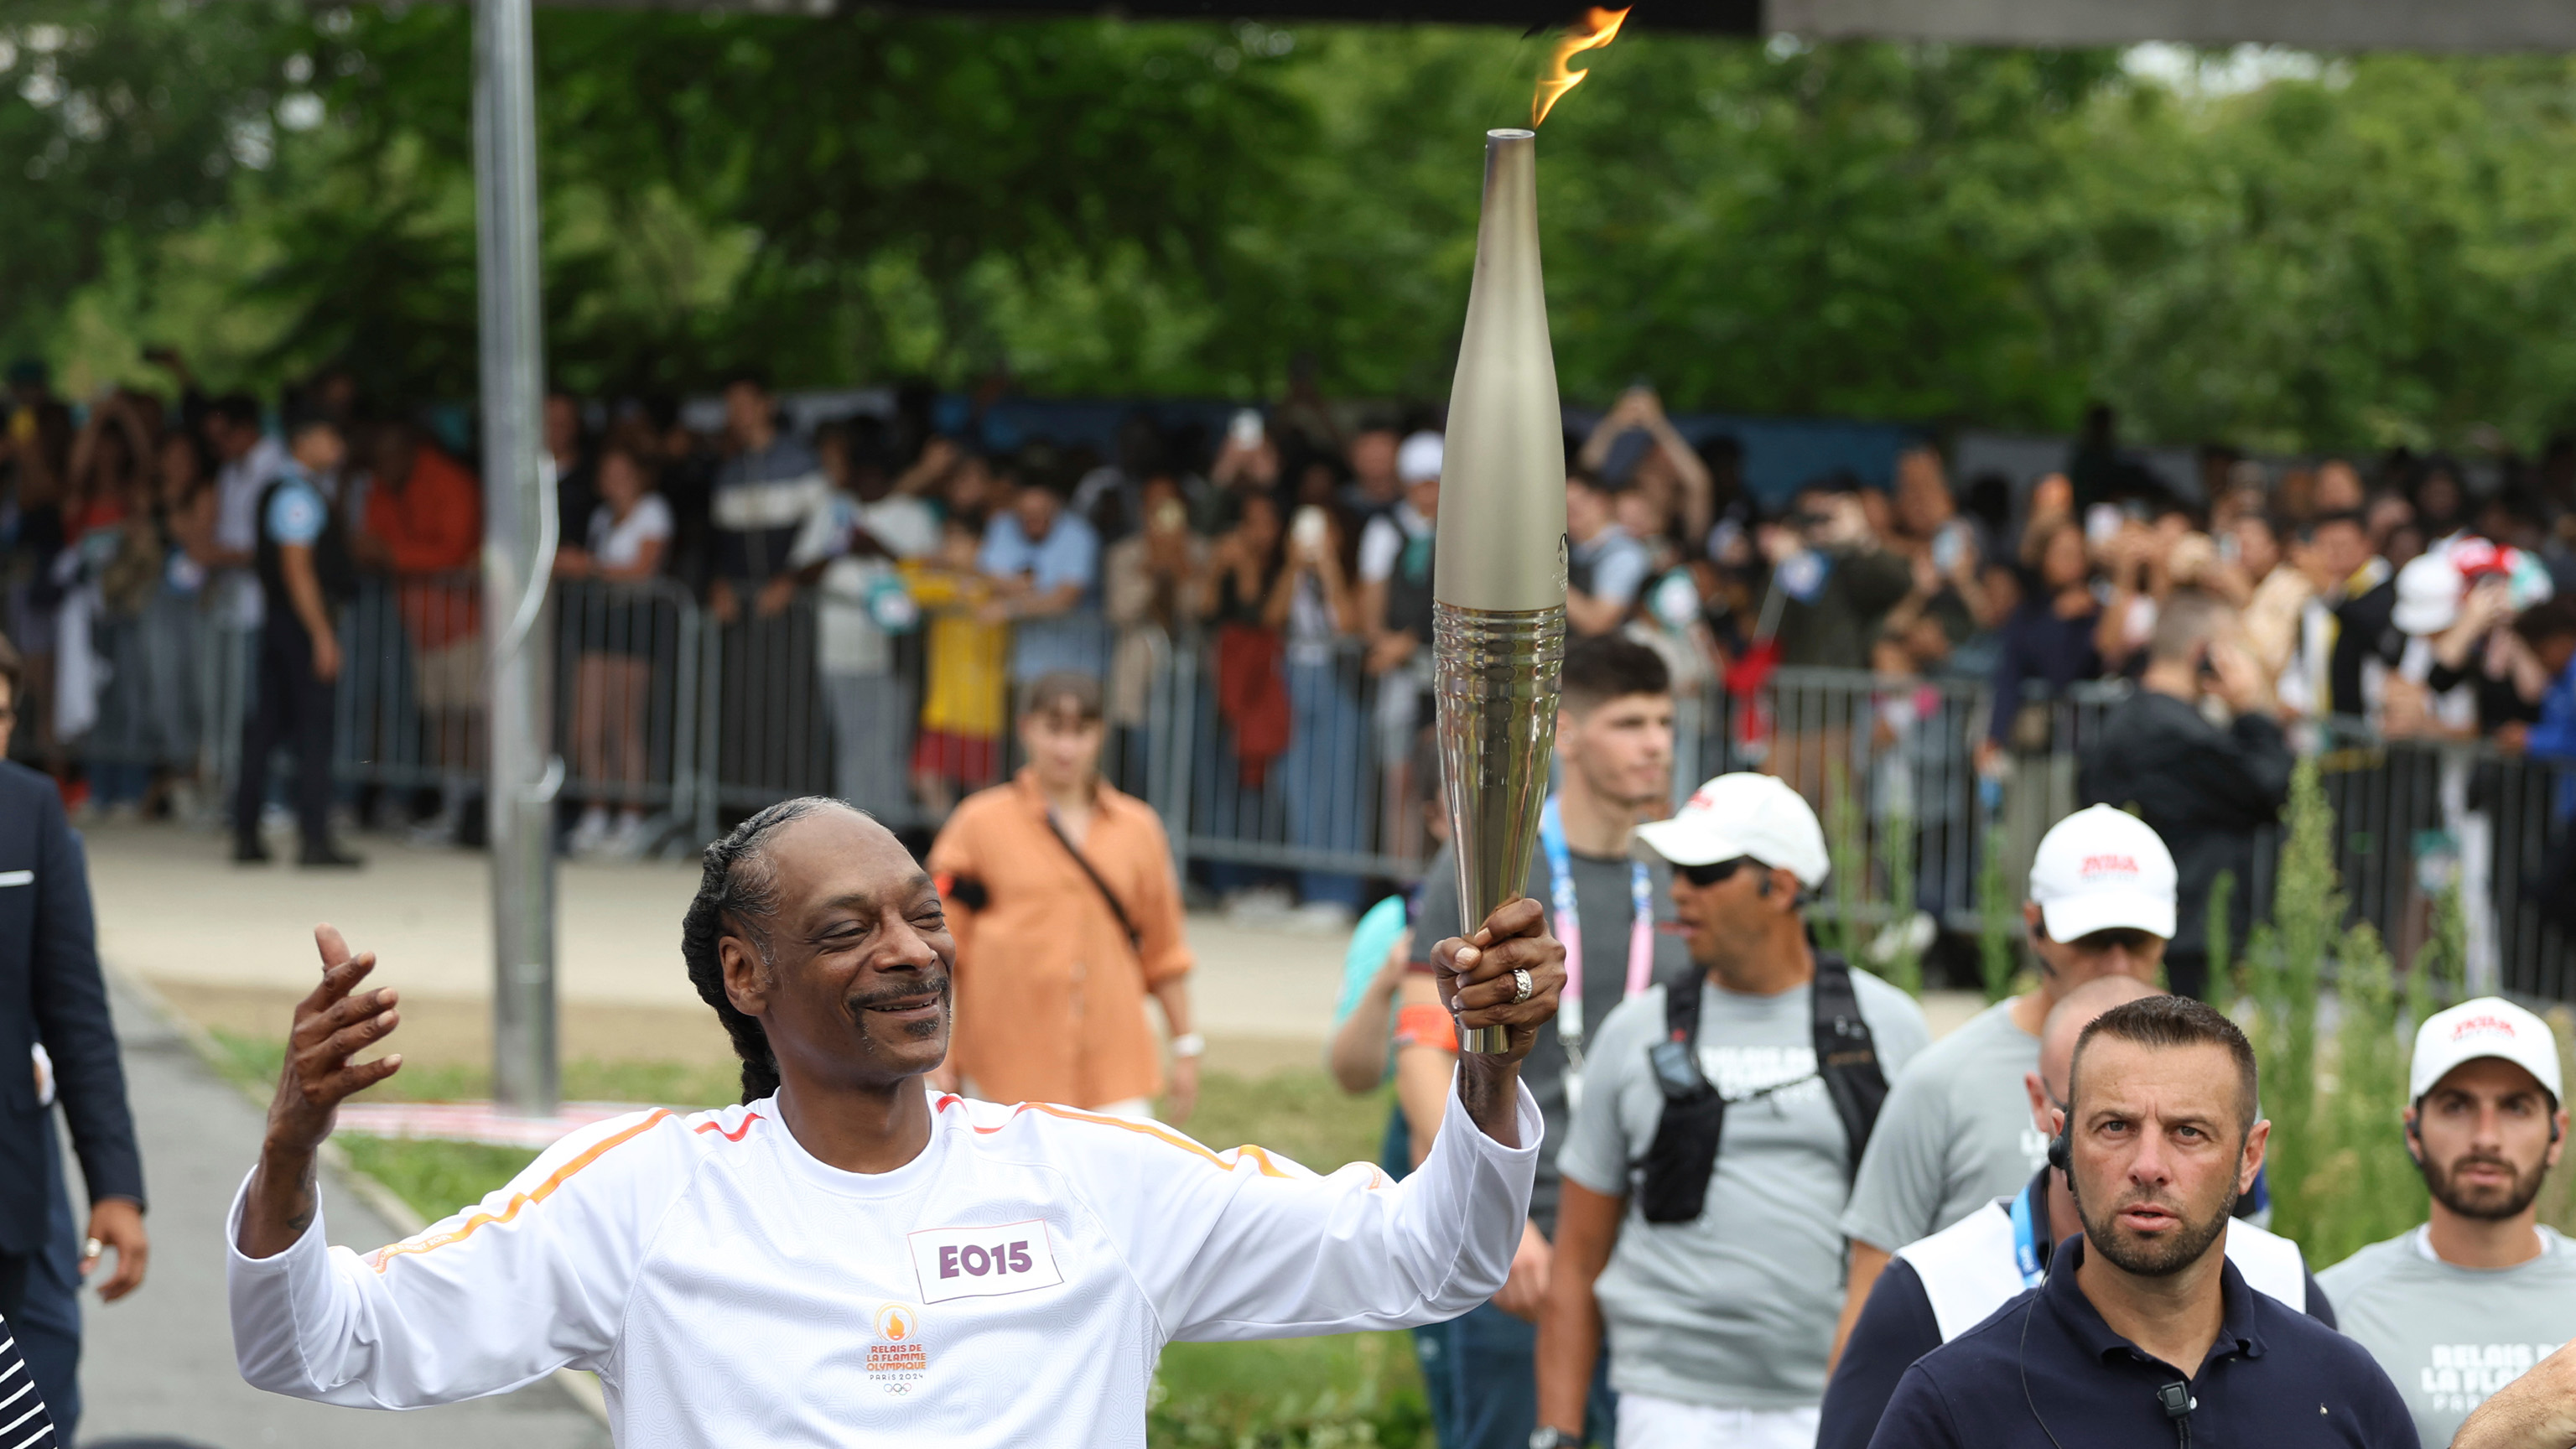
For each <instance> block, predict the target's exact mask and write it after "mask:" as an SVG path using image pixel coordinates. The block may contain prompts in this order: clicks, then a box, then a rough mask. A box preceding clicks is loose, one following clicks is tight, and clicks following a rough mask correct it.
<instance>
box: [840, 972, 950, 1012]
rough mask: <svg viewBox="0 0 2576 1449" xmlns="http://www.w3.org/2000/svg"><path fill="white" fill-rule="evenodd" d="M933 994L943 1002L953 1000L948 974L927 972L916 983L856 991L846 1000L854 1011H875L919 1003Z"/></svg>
mask: <svg viewBox="0 0 2576 1449" xmlns="http://www.w3.org/2000/svg"><path fill="white" fill-rule="evenodd" d="M933 993H936V994H937V995H938V997H939V999H940V1000H941V1001H942V1002H946V1001H948V1000H950V999H951V991H950V977H949V973H948V972H946V971H939V972H936V973H928V972H925V973H924V974H923V975H922V976H921V977H920V979H918V980H915V981H910V982H902V981H897V982H890V983H888V984H886V985H883V986H879V987H877V988H875V989H874V990H871V991H855V992H852V993H851V994H850V995H849V996H848V997H847V998H846V1000H847V1002H848V1004H849V1006H850V1009H851V1010H853V1011H874V1010H876V1009H878V1008H880V1007H886V1006H892V1005H893V1004H895V1003H896V1002H899V1001H917V1000H919V999H920V998H921V997H923V996H925V995H930V994H933Z"/></svg>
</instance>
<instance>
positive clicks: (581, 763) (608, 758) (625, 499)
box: [555, 440, 696, 857]
mask: <svg viewBox="0 0 2576 1449" xmlns="http://www.w3.org/2000/svg"><path fill="white" fill-rule="evenodd" d="M652 478H653V474H652V469H651V467H650V465H649V464H648V463H647V462H646V460H645V459H644V457H643V455H642V454H641V453H640V452H639V451H638V450H637V449H636V447H635V445H634V444H632V443H628V442H621V441H614V440H612V441H611V442H610V443H609V444H608V446H607V447H606V448H605V449H603V450H602V451H601V452H600V454H599V461H598V468H597V469H596V471H595V472H594V473H593V474H592V475H591V479H590V483H589V485H588V486H590V487H591V488H592V489H594V490H595V491H596V493H597V496H598V499H599V501H598V503H597V504H596V505H594V506H593V508H592V510H591V514H590V518H589V520H588V521H587V523H586V525H585V527H584V528H583V531H582V547H581V548H580V549H578V550H571V549H567V550H563V551H561V552H558V553H557V554H556V555H555V577H556V578H558V579H562V580H566V581H568V582H572V583H575V584H576V585H577V584H579V583H580V582H581V581H585V580H587V581H591V582H594V583H595V584H597V585H598V586H599V587H598V588H596V589H594V590H590V591H584V590H581V589H579V588H578V587H576V588H574V589H571V590H567V591H565V593H564V594H563V595H562V596H561V597H559V599H558V603H557V607H559V608H565V607H568V608H571V609H574V610H576V611H578V612H577V619H576V624H577V633H576V635H575V637H576V638H578V639H579V640H580V644H581V656H580V659H579V661H578V662H577V663H576V664H575V665H574V672H573V688H572V750H573V769H574V770H575V771H576V772H577V773H578V774H579V776H580V777H581V778H582V779H584V780H587V781H590V782H593V784H594V785H595V786H596V787H597V788H599V789H600V790H602V791H603V792H604V796H605V798H600V797H594V798H593V799H592V800H591V802H590V804H589V805H587V806H586V807H584V808H583V810H582V813H581V819H580V820H579V821H577V822H576V823H575V824H574V826H573V831H572V836H571V838H570V839H569V840H567V841H566V842H565V845H564V848H565V850H566V851H567V852H569V853H571V854H573V855H590V854H594V853H596V854H604V855H609V856H616V857H625V856H631V855H634V854H637V853H639V852H640V851H642V850H643V848H644V846H645V844H646V842H645V839H644V830H645V826H644V784H645V781H646V780H647V779H648V778H649V777H650V775H651V772H652V763H653V762H652V749H653V739H652V730H651V726H650V725H649V723H648V722H647V721H648V716H649V712H650V710H651V706H652V701H653V667H654V664H655V662H656V660H657V659H658V658H659V657H660V654H661V652H662V648H663V645H664V643H665V641H666V639H673V638H674V635H666V634H665V633H664V632H663V630H662V629H661V628H660V627H658V624H659V621H660V619H661V618H662V613H663V611H662V608H661V606H660V605H658V604H657V603H656V602H655V601H654V600H653V598H652V597H651V596H650V595H649V594H645V593H643V592H641V591H630V590H623V589H620V588H619V587H618V586H619V585H632V584H641V583H643V582H645V581H647V580H650V579H654V578H658V577H660V576H661V571H662V564H663V560H664V555H665V554H667V553H668V552H669V550H670V546H671V505H670V504H668V503H666V502H664V501H663V499H662V495H661V494H659V493H656V492H654V491H653V482H652ZM674 632H676V631H674ZM695 703H696V702H695V701H692V700H682V701H678V702H677V707H679V708H683V709H686V708H694V707H695ZM612 807H613V808H614V809H615V810H616V812H617V813H616V815H615V818H614V819H612V818H611V817H610V814H609V812H610V810H611V808H612Z"/></svg>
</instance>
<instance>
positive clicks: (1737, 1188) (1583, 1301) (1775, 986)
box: [1530, 774, 1931, 1449]
mask: <svg viewBox="0 0 2576 1449" xmlns="http://www.w3.org/2000/svg"><path fill="white" fill-rule="evenodd" d="M1637 838H1638V841H1639V842H1640V844H1641V845H1642V846H1643V847H1644V848H1646V849H1649V850H1651V851H1653V852H1654V853H1655V854H1656V855H1658V856H1660V857H1662V858H1663V859H1664V860H1666V861H1669V862H1670V863H1671V865H1672V868H1673V880H1672V897H1673V907H1674V916H1675V918H1676V920H1677V922H1678V923H1679V925H1680V927H1681V929H1682V933H1683V938H1684V940H1685V941H1686V942H1687V943H1688V945H1689V947H1690V955H1691V963H1692V965H1693V967H1695V968H1696V970H1695V972H1694V974H1692V975H1689V976H1684V977H1682V978H1679V979H1676V980H1668V981H1665V982H1663V983H1661V984H1658V985H1656V986H1652V987H1649V988H1648V989H1647V990H1646V991H1645V993H1644V994H1642V995H1639V996H1635V997H1631V998H1629V999H1628V1000H1626V1001H1623V1002H1622V1003H1620V1005H1619V1006H1618V1007H1617V1008H1615V1009H1614V1010H1612V1011H1611V1013H1610V1015H1609V1017H1608V1019H1607V1020H1605V1021H1603V1022H1602V1023H1601V1026H1600V1028H1599V1031H1598V1034H1597V1035H1596V1036H1595V1038H1594V1040H1593V1044H1592V1048H1591V1051H1590V1053H1589V1056H1588V1059H1587V1062H1586V1065H1585V1070H1584V1092H1583V1100H1582V1103H1581V1105H1580V1106H1578V1107H1577V1108H1576V1110H1575V1114H1574V1127H1573V1130H1572V1131H1571V1132H1570V1133H1569V1134H1568V1135H1567V1138H1566V1142H1565V1145H1564V1147H1563V1148H1562V1149H1561V1150H1560V1151H1559V1153H1558V1156H1557V1163H1556V1165H1557V1171H1558V1173H1559V1175H1560V1177H1561V1178H1562V1187H1561V1195H1560V1197H1559V1200H1558V1207H1557V1240H1556V1256H1555V1261H1554V1264H1553V1271H1552V1272H1551V1274H1550V1277H1549V1282H1548V1295H1547V1306H1546V1309H1545V1311H1544V1312H1543V1313H1542V1314H1541V1316H1540V1319H1539V1339H1538V1376H1539V1382H1538V1418H1539V1427H1538V1430H1537V1431H1536V1432H1535V1433H1534V1434H1533V1435H1532V1436H1531V1438H1530V1443H1531V1446H1532V1449H1549V1446H1555V1445H1567V1444H1575V1443H1579V1442H1581V1439H1580V1436H1581V1432H1582V1426H1583V1409H1584V1399H1585V1391H1586V1389H1587V1388H1588V1387H1589V1385H1590V1382H1591V1378H1592V1365H1593V1360H1594V1357H1595V1356H1596V1355H1597V1354H1598V1353H1599V1352H1600V1347H1601V1338H1602V1332H1603V1330H1604V1328H1605V1327H1606V1328H1607V1329H1608V1331H1609V1336H1610V1383H1611V1386H1612V1387H1613V1388H1614V1389H1616V1390H1617V1391H1618V1393H1619V1410H1618V1433H1617V1441H1618V1443H1619V1445H1620V1449H1666V1446H1681V1445H1693V1446H1696V1445H1703V1444H1725V1445H1729V1446H1733V1449H1789V1446H1796V1449H1808V1446H1810V1445H1812V1444H1813V1443H1814V1441H1815V1434H1816V1422H1817V1418H1816V1416H1817V1405H1818V1402H1819V1401H1820V1400H1821V1399H1822V1398H1823V1395H1824V1387H1825V1353H1826V1350H1827V1349H1828V1348H1829V1347H1830V1346H1831V1343H1832V1339H1833V1330H1834V1316H1835V1311H1836V1309H1837V1308H1838V1307H1839V1306H1840V1303H1841V1278H1842V1236H1841V1234H1840V1233H1839V1232H1837V1231H1836V1230H1835V1227H1834V1220H1835V1218H1836V1217H1837V1216H1839V1215H1840V1214H1841V1212H1842V1210H1843V1205H1844V1201H1845V1199H1846V1198H1847V1197H1848V1196H1849V1194H1850V1189H1851V1173H1852V1169H1853V1168H1854V1166H1855V1165H1856V1164H1857V1163H1858V1162H1859V1161H1860V1158H1861V1154H1862V1151H1863V1149H1864V1147H1865V1146H1866V1144H1867V1142H1868V1140H1869V1137H1870V1134H1871V1132H1872V1130H1873V1129H1874V1127H1875V1125H1876V1121H1877V1115H1878V1108H1879V1105H1880V1103H1881V1102H1882V1101H1883V1100H1884V1099H1885V1095H1886V1083H1887V1082H1888V1081H1889V1080H1890V1079H1892V1078H1894V1077H1895V1076H1896V1075H1897V1074H1898V1073H1899V1072H1900V1071H1902V1070H1903V1069H1904V1067H1905V1065H1906V1063H1907V1062H1909V1061H1911V1060H1913V1058H1914V1056H1915V1055H1916V1053H1918V1052H1920V1051H1921V1050H1922V1049H1923V1048H1924V1047H1925V1046H1926V1045H1928V1044H1929V1042H1930V1040H1931V1033H1930V1031H1929V1030H1928V1029H1927V1028H1926V1027H1925V1026H1924V1023H1923V1013H1922V1011H1921V1010H1920V1009H1918V1008H1917V1007H1916V1006H1915V1004H1914V1002H1913V1001H1912V1000H1911V999H1910V998H1908V997H1907V996H1906V995H1905V994H1904V993H1903V992H1901V991H1898V990H1897V989H1896V988H1895V987H1892V986H1890V985H1888V984H1887V983H1885V982H1883V981H1880V980H1879V979H1878V978H1876V977H1874V976H1871V975H1869V974H1868V973H1866V972H1862V971H1856V970H1853V969H1852V968H1851V967H1849V966H1847V965H1845V964H1844V963H1843V962H1842V961H1841V960H1839V959H1837V958H1835V957H1833V956H1831V955H1827V954H1823V953H1819V952H1817V951H1816V950H1815V949H1814V948H1813V947H1812V946H1810V945H1809V944H1808V940H1807V930H1806V921H1805V919H1804V912H1803V909H1802V907H1803V905H1804V903H1805V901H1806V899H1807V898H1808V896H1809V895H1810V894H1811V893H1812V892H1814V891H1815V890H1816V888H1817V887H1819V886H1821V885H1823V884H1824V880H1825V875H1826V872H1827V870H1828V869H1829V861H1828V857H1827V855H1826V853H1825V836H1824V831H1823V830H1822V829H1821V828H1819V827H1818V825H1817V824H1816V815H1815V812H1814V811H1813V810H1811V809H1809V808H1808V807H1807V802H1806V801H1804V800H1802V799H1800V798H1799V797H1798V795H1797V793H1796V792H1795V791H1792V790H1791V789H1790V788H1789V787H1788V786H1787V785H1785V784H1782V783H1781V782H1780V781H1779V780H1777V779H1774V778H1772V777H1770V776H1768V775H1750V774H1736V775H1720V776H1718V777H1717V778H1716V779H1714V780H1711V781H1709V782H1708V783H1707V784H1705V785H1702V786H1701V787H1700V788H1699V791H1698V793H1697V794H1694V795H1693V796H1691V798H1690V802H1689V803H1688V804H1687V805H1684V806H1683V807H1682V809H1681V811H1680V812H1679V813H1678V814H1676V815H1674V816H1673V818H1671V819H1669V820H1663V821H1657V822H1655V823H1652V824H1648V825H1641V826H1639V827H1637Z"/></svg>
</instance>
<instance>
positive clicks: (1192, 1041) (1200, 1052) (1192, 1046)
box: [1172, 1031, 1207, 1057]
mask: <svg viewBox="0 0 2576 1449" xmlns="http://www.w3.org/2000/svg"><path fill="white" fill-rule="evenodd" d="M1206 1054H1207V1038H1206V1037H1203V1036H1201V1035H1199V1034H1198V1033H1197V1032H1194V1031H1185V1032H1183V1033H1181V1034H1180V1035H1179V1036H1176V1037H1174V1038H1172V1055H1174V1056H1176V1057H1195V1056H1204V1055H1206Z"/></svg>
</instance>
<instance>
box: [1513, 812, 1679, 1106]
mask: <svg viewBox="0 0 2576 1449" xmlns="http://www.w3.org/2000/svg"><path fill="white" fill-rule="evenodd" d="M1538 844H1539V850H1540V852H1541V853H1543V854H1544V855H1546V857H1547V884H1548V893H1549V895H1550V896H1551V897H1552V898H1553V900H1552V904H1553V905H1554V906H1555V908H1556V939H1558V940H1559V941H1562V942H1564V943H1565V959H1566V963H1567V965H1568V967H1569V969H1570V971H1571V973H1572V976H1573V981H1572V983H1571V986H1572V989H1570V990H1568V991H1567V992H1566V993H1565V995H1564V997H1563V998H1562V1000H1561V1001H1560V1002H1559V1004H1558V1006H1557V1008H1556V1034H1557V1036H1558V1037H1559V1038H1561V1039H1562V1040H1563V1041H1564V1042H1565V1051H1566V1056H1567V1058H1568V1059H1569V1064H1570V1065H1571V1066H1572V1067H1573V1068H1574V1070H1576V1071H1578V1072H1579V1071H1581V1070H1582V1069H1583V920H1582V916H1581V913H1580V912H1578V911H1577V910H1576V909H1575V900H1574V857H1573V853H1572V852H1571V851H1569V850H1567V849H1566V846H1565V822H1564V821H1563V820H1561V819H1559V818H1558V816H1557V811H1556V797H1555V796H1553V795H1550V796H1548V797H1547V804H1546V805H1545V806H1544V807H1543V808H1542V809H1541V810H1540V811H1539V817H1538ZM1628 898H1629V900H1630V901H1631V902H1632V903H1633V904H1634V905H1635V907H1636V919H1635V921H1634V922H1632V923H1631V924H1630V926H1629V927H1628V980H1627V984H1626V987H1625V989H1624V990H1623V991H1622V992H1621V993H1620V994H1621V996H1623V997H1628V996H1636V995H1639V994H1641V993H1643V992H1644V991H1645V989H1646V987H1647V985H1648V984H1649V983H1651V982H1652V981H1653V980H1654V975H1655V881H1654V877H1653V875H1652V874H1651V873H1649V872H1648V871H1647V869H1646V865H1645V862H1644V861H1630V862H1629V863H1628Z"/></svg>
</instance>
